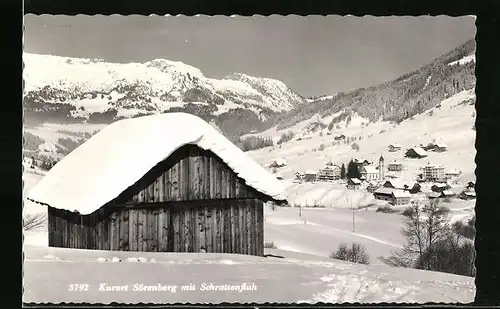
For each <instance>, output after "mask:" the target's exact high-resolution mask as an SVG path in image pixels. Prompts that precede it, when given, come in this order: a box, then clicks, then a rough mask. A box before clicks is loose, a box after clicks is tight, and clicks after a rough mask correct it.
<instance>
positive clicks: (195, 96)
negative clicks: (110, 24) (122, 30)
mask: <svg viewBox="0 0 500 309" xmlns="http://www.w3.org/2000/svg"><path fill="white" fill-rule="evenodd" d="M23 60H24V64H25V69H24V73H23V77H24V80H25V89H24V95H25V109H27V110H28V112H34V113H37V114H40V113H50V112H54V110H59V111H61V112H62V113H63V114H65V115H64V117H63V118H70V119H71V118H73V119H72V120H74V119H77V120H78V122H85V120H89V117H90V115H92V113H111V115H112V117H111V118H112V119H110V120H117V119H116V118H128V117H133V116H139V115H141V114H150V113H161V112H164V111H167V110H170V109H171V108H186V106H188V107H190V108H191V109H193V107H194V108H195V109H196V106H198V105H205V106H206V105H207V104H208V107H209V108H208V110H209V114H211V115H220V114H223V113H225V112H227V111H229V110H235V109H243V110H249V111H252V112H254V113H255V114H256V115H257V116H258V117H260V118H262V119H266V118H268V117H269V116H270V115H272V114H273V113H281V112H285V111H289V110H291V109H293V108H294V107H296V106H298V105H300V104H303V103H305V100H304V99H303V98H302V97H301V96H300V95H298V94H296V93H295V92H293V91H292V90H291V89H289V88H288V87H287V86H286V85H285V84H284V83H283V82H281V81H278V80H275V79H271V78H260V77H252V76H248V75H246V74H241V73H235V74H231V75H228V76H227V77H225V78H223V79H213V78H208V77H206V76H205V75H204V74H203V73H202V72H201V71H200V70H199V69H198V68H195V67H193V66H190V65H187V64H184V63H182V62H176V61H170V60H165V59H154V60H151V61H148V62H145V63H136V62H133V63H111V62H106V61H104V60H101V59H84V58H69V57H59V56H52V55H39V54H29V53H25V54H24V55H23ZM205 106H203V107H202V108H206V107H205ZM198 108H199V107H198ZM176 111H178V110H176ZM28 116H30V115H29V114H28ZM66 120H67V119H66Z"/></svg>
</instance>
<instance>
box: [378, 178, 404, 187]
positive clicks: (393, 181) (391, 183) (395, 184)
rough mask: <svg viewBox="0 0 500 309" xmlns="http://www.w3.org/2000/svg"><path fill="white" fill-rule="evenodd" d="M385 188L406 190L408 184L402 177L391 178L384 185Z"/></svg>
mask: <svg viewBox="0 0 500 309" xmlns="http://www.w3.org/2000/svg"><path fill="white" fill-rule="evenodd" d="M382 187H384V188H390V189H397V190H404V189H405V188H406V187H407V186H405V184H404V183H403V182H402V181H401V180H400V179H389V180H387V181H386V182H384V184H383V185H382Z"/></svg>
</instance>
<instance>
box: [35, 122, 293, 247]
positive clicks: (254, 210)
mask: <svg viewBox="0 0 500 309" xmlns="http://www.w3.org/2000/svg"><path fill="white" fill-rule="evenodd" d="M169 133H170V134H169ZM28 198H29V199H30V200H31V201H34V202H37V203H39V204H42V205H45V206H47V207H48V222H49V227H48V230H49V233H48V234H49V246H51V247H64V248H78V249H97V250H119V251H147V252H155V251H159V252H217V253H239V254H249V255H257V256H262V255H263V250H264V234H263V233H264V224H263V204H264V203H265V202H275V203H278V204H281V203H286V201H285V199H284V195H283V191H282V189H281V185H280V184H279V180H277V179H276V178H275V177H274V176H273V175H271V174H270V173H269V172H267V171H266V170H265V169H264V168H263V167H262V166H260V165H259V164H257V163H256V162H254V161H253V160H251V159H250V158H249V157H248V156H247V155H246V154H245V153H244V152H243V151H241V150H240V149H239V148H237V147H236V146H235V145H233V144H232V143H231V142H230V141H229V140H227V139H226V138H225V137H224V136H222V135H221V134H220V133H219V132H218V131H217V130H216V129H214V128H213V127H212V126H211V125H209V124H208V123H206V122H205V121H203V120H202V119H201V118H198V117H196V116H193V115H190V114H185V113H167V114H161V115H154V116H145V117H139V118H134V119H126V120H120V121H117V122H115V123H113V124H111V125H109V126H108V127H106V128H104V129H103V130H101V131H100V132H99V133H97V134H96V135H94V136H93V137H92V138H90V139H89V140H88V141H87V142H85V143H84V144H82V145H81V146H80V147H78V148H77V149H75V150H74V151H73V152H71V153H70V154H69V155H67V156H66V157H65V158H64V159H63V160H61V161H60V162H59V163H58V164H57V165H56V166H54V167H53V169H52V170H50V171H49V173H48V174H47V175H46V176H45V177H44V178H43V179H42V180H41V181H40V182H39V183H38V184H37V185H36V186H35V187H34V188H33V189H32V190H31V191H30V192H29V194H28Z"/></svg>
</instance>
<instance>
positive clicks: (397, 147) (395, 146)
mask: <svg viewBox="0 0 500 309" xmlns="http://www.w3.org/2000/svg"><path fill="white" fill-rule="evenodd" d="M401 148H403V147H402V146H401V145H399V144H391V145H389V152H396V151H400V150H401Z"/></svg>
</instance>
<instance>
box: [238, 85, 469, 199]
mask: <svg viewBox="0 0 500 309" xmlns="http://www.w3.org/2000/svg"><path fill="white" fill-rule="evenodd" d="M474 102H475V95H474V90H473V89H471V90H467V91H462V92H460V93H458V94H456V95H454V96H452V97H450V98H448V99H445V100H443V101H442V102H441V103H440V105H439V106H438V107H436V108H432V109H430V110H428V111H425V112H423V113H421V114H418V115H415V116H414V117H412V118H409V119H407V120H405V121H403V122H401V123H400V124H399V125H398V124H395V123H392V122H385V121H377V122H369V121H368V120H366V119H363V118H362V117H360V116H358V115H356V114H354V113H353V114H350V115H346V116H345V117H344V118H343V119H342V120H340V119H339V120H338V122H336V124H335V126H334V127H333V128H332V130H331V131H329V130H328V128H326V126H327V125H328V124H329V123H331V121H332V117H331V116H329V117H321V116H320V115H316V116H314V117H312V118H311V119H309V120H307V121H303V122H300V123H298V124H296V125H294V126H293V127H290V128H287V129H284V130H279V129H278V128H276V127H273V128H271V129H269V130H267V131H264V132H262V133H259V134H257V135H258V136H261V137H272V138H274V139H275V140H276V139H279V138H280V136H281V135H282V134H284V133H286V132H293V135H294V138H293V139H292V140H290V141H288V142H285V143H282V144H280V145H275V146H273V147H267V148H263V149H259V150H254V151H250V152H248V154H249V155H250V156H251V157H252V158H253V159H254V160H256V161H257V162H259V163H260V164H262V165H264V166H268V165H269V163H271V162H272V161H273V160H275V159H276V158H283V159H285V160H286V161H287V162H288V165H287V166H284V167H282V168H279V169H278V171H279V173H280V174H281V175H282V176H283V177H284V180H283V181H282V182H283V184H284V186H285V187H286V188H287V189H286V194H287V197H288V200H289V201H290V202H291V203H292V204H295V205H302V206H313V205H322V206H327V207H344V208H345V207H348V208H349V207H351V206H352V205H354V206H356V207H361V206H368V205H376V204H377V201H375V200H374V199H373V195H372V194H371V193H369V192H367V191H366V190H360V191H353V192H351V191H347V190H345V183H344V184H343V183H341V182H340V183H339V182H337V183H328V182H324V183H321V182H319V183H296V182H294V181H293V179H294V174H295V173H296V172H306V171H308V170H314V171H317V170H318V169H320V168H323V167H324V166H325V164H326V163H327V162H328V161H331V162H332V163H334V164H338V165H342V164H345V165H346V166H347V164H348V163H349V161H350V160H351V159H356V158H366V159H368V160H370V161H371V162H374V163H375V164H378V159H379V157H380V155H383V156H384V159H385V164H386V165H387V164H388V163H390V162H394V161H398V162H402V163H403V166H404V169H403V171H402V172H400V173H398V175H396V176H398V178H400V179H401V180H402V181H404V182H406V183H408V185H413V183H414V182H415V177H416V175H417V174H418V173H419V170H420V168H421V167H422V166H424V165H425V164H427V163H432V164H442V165H444V166H445V167H446V169H447V170H448V171H451V170H458V171H461V172H462V174H461V176H460V177H459V178H458V179H457V181H458V182H459V183H460V185H463V183H464V182H467V181H474V179H475V176H474V169H475V163H474V156H475V153H476V151H475V147H474V141H475V136H476V132H475V131H474V129H473V127H474V122H475V109H474V105H473V104H474ZM340 113H342V112H340ZM334 117H335V115H334ZM348 118H350V121H346V120H347V119H348ZM312 124H316V125H314V126H312ZM318 124H319V125H318ZM311 127H314V128H319V129H317V130H316V131H311V130H310V128H311ZM321 128H323V129H321ZM341 135H344V136H345V137H346V139H349V142H344V140H340V141H338V140H335V138H336V137H338V136H341ZM354 142H355V143H357V144H358V145H359V151H356V150H354V149H352V147H351V145H352V143H354ZM429 142H442V143H444V144H446V145H447V151H445V152H442V153H437V152H429V153H428V157H427V158H424V159H420V160H419V159H407V158H404V152H405V150H406V149H408V148H411V147H414V146H417V145H420V144H423V145H427V143H429ZM391 143H397V144H400V145H401V146H402V147H403V149H402V150H401V151H398V152H388V146H389V145H390V144H391Z"/></svg>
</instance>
